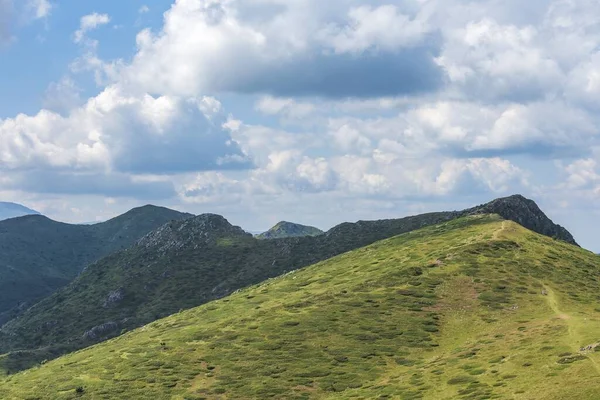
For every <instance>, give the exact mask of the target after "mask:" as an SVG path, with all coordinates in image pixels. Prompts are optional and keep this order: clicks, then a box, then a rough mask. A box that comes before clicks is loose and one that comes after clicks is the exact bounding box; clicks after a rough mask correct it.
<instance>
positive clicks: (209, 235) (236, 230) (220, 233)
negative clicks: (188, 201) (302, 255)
mask: <svg viewBox="0 0 600 400" xmlns="http://www.w3.org/2000/svg"><path fill="white" fill-rule="evenodd" d="M224 237H252V235H251V234H250V233H247V232H245V231H244V230H243V229H242V228H240V227H238V226H233V225H231V224H230V223H229V221H227V220H226V219H225V218H224V217H222V216H220V215H216V214H202V215H198V216H196V217H193V218H188V219H185V220H183V221H171V222H170V223H168V224H166V225H163V226H162V227H160V228H158V229H157V230H155V231H153V232H150V233H148V234H147V235H146V236H144V237H143V238H141V239H140V240H139V241H138V243H137V245H138V246H141V247H145V248H146V249H153V250H155V251H159V252H164V251H166V250H171V249H181V248H183V247H186V246H189V245H193V246H194V247H195V248H197V247H199V246H201V245H207V244H209V243H214V242H215V241H216V240H218V239H219V238H224Z"/></svg>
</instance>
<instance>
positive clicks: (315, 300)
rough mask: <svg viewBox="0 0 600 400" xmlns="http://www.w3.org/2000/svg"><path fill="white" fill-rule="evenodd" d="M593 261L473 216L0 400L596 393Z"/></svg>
mask: <svg viewBox="0 0 600 400" xmlns="http://www.w3.org/2000/svg"><path fill="white" fill-rule="evenodd" d="M599 275H600V260H599V259H598V257H597V256H596V255H594V254H592V253H590V252H587V251H585V250H582V249H580V248H578V247H576V246H574V245H571V244H567V243H564V242H562V241H557V240H554V239H551V238H549V237H546V236H542V235H539V234H537V233H533V232H531V231H528V230H526V229H524V228H523V227H521V226H519V225H517V224H516V223H513V222H510V221H504V220H501V219H500V218H499V217H496V216H488V215H480V216H471V217H467V218H462V219H457V220H453V221H451V222H448V223H445V224H443V225H438V226H431V227H427V228H424V229H421V230H418V231H415V232H412V233H407V234H404V235H401V236H397V237H394V238H391V239H387V240H383V241H380V242H377V243H375V244H373V245H371V246H368V247H366V248H361V249H359V250H355V251H352V252H350V253H346V254H343V255H340V256H338V257H335V258H332V259H330V260H327V261H324V262H321V263H319V264H316V265H314V266H311V267H308V268H305V269H302V270H300V271H296V272H292V273H288V274H286V275H284V276H282V277H279V278H275V279H272V280H269V281H266V282H264V283H262V284H260V285H258V286H254V287H252V288H249V289H245V290H242V291H240V292H237V293H235V294H233V295H231V296H230V297H227V298H224V299H221V300H217V301H214V302H211V303H209V304H206V305H204V306H201V307H198V308H195V309H192V310H188V311H184V312H181V313H178V314H175V315H173V316H171V317H168V318H166V319H163V320H159V321H156V322H154V323H151V324H150V325H148V326H145V327H143V328H140V329H138V330H135V331H132V332H129V333H127V334H125V335H123V336H120V337H119V338H116V339H112V340H110V341H108V342H105V343H102V344H99V345H96V346H94V347H91V348H89V349H86V350H83V351H79V352H77V353H74V354H70V355H68V356H65V357H62V358H59V359H57V360H54V361H50V362H48V363H46V364H44V365H42V366H40V367H37V368H34V369H31V370H29V371H26V372H22V373H19V374H16V375H13V376H10V377H7V378H6V379H5V380H4V381H0V398H3V399H24V398H28V399H34V398H40V399H46V398H52V399H76V398H82V399H115V398H127V399H147V398H156V399H167V398H168V399H266V398H277V399H308V398H310V399H374V398H382V399H383V398H401V399H420V398H425V399H461V398H464V399H487V398H498V399H596V398H597V394H598V393H599V392H600V380H599V379H598V375H600V353H599V352H596V351H595V350H596V349H600V347H597V346H598V344H599V343H600V308H598V306H597V303H598V300H600V285H599V280H598V276H599Z"/></svg>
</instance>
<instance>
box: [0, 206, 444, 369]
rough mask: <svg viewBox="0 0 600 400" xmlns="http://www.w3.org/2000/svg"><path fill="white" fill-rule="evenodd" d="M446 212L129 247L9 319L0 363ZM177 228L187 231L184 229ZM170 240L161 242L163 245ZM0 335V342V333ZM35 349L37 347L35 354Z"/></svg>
mask: <svg viewBox="0 0 600 400" xmlns="http://www.w3.org/2000/svg"><path fill="white" fill-rule="evenodd" d="M451 216H452V214H450V213H434V214H425V215H421V216H416V217H408V218H404V219H400V220H390V221H378V222H365V223H360V224H343V225H340V226H339V227H338V228H336V229H334V230H332V231H330V233H329V234H327V235H321V236H317V237H301V238H288V239H277V240H257V239H255V238H252V237H251V236H249V235H247V234H243V235H239V234H238V235H234V236H232V233H231V232H230V231H229V229H232V228H233V227H232V226H231V225H230V224H229V223H227V221H226V220H224V219H223V221H221V223H222V224H223V226H221V228H223V229H225V231H223V232H220V233H219V232H216V231H211V232H210V235H209V236H210V237H214V238H215V239H216V238H220V239H219V240H216V242H215V243H210V244H207V245H200V244H199V243H196V242H195V240H191V241H188V242H186V243H187V244H186V245H185V246H183V247H181V248H179V247H177V248H174V249H170V250H167V251H164V250H162V246H161V245H156V246H152V247H150V248H146V247H145V246H134V247H132V248H130V249H127V250H125V251H122V252H118V253H115V254H112V255H110V256H107V257H105V258H104V259H102V260H100V261H99V262H97V263H95V264H93V265H90V266H89V267H88V268H87V269H86V271H85V272H83V273H82V274H81V275H80V276H79V277H78V278H77V279H75V280H74V281H73V282H72V283H71V284H69V285H68V286H66V287H64V288H63V289H61V290H59V291H57V292H56V293H54V294H53V295H52V296H49V297H47V298H45V299H44V300H42V301H41V302H39V303H38V304H36V305H35V306H34V307H32V308H30V309H29V310H27V311H26V312H25V313H24V314H23V315H22V316H20V317H19V318H17V319H14V320H12V321H10V322H9V323H8V324H6V325H5V326H3V327H2V330H0V353H6V352H9V351H14V350H24V349H34V351H33V352H18V353H13V354H11V356H10V358H8V359H6V360H4V361H3V360H0V365H4V367H5V368H7V369H9V370H10V371H15V370H20V369H23V368H27V367H29V366H31V365H33V364H34V363H36V362H40V361H42V360H44V359H51V358H54V357H56V355H58V354H64V353H65V352H69V351H73V350H75V349H78V348H82V347H85V346H89V345H91V344H93V341H90V340H89V339H85V340H84V339H83V335H84V332H86V331H88V330H90V329H92V328H93V327H95V326H99V325H102V324H105V323H107V322H115V323H117V325H118V327H117V329H115V330H112V331H110V332H108V334H107V335H101V337H98V338H97V340H96V341H100V340H103V339H105V338H106V336H110V337H112V336H115V335H118V334H119V333H120V332H121V330H122V329H131V328H136V327H139V326H142V325H144V324H147V323H149V322H152V321H154V320H157V319H160V318H163V317H165V316H167V315H170V314H173V313H175V312H177V311H179V310H181V309H188V308H192V307H196V306H198V305H201V304H204V303H207V302H209V301H212V300H215V299H218V298H221V297H224V296H226V295H229V294H231V293H232V292H234V291H235V290H238V289H240V288H244V287H247V286H250V285H253V284H257V283H259V282H262V281H264V280H265V279H268V278H272V277H275V276H279V275H281V274H283V273H286V272H289V271H291V270H294V269H298V268H301V267H305V266H308V265H311V264H314V263H316V262H319V261H322V260H325V259H328V258H330V257H333V256H335V255H338V254H341V253H344V252H346V251H349V250H353V249H356V248H360V247H363V246H365V245H367V244H371V243H374V242H376V241H378V240H380V239H382V238H387V237H392V236H395V235H397V234H399V233H403V232H406V231H412V230H415V229H418V228H420V227H421V226H423V224H426V225H432V224H435V223H440V222H441V221H445V220H448V219H449V218H450V217H451ZM201 218H202V216H199V217H196V218H194V219H189V220H186V221H182V222H173V223H172V224H169V226H172V227H173V230H174V231H176V232H178V233H179V234H180V235H181V236H182V237H187V236H190V237H194V235H193V233H192V231H193V229H194V226H195V225H194V224H193V223H192V222H193V221H196V220H200V219H201ZM182 225H186V227H184V229H181V228H182ZM170 240H171V239H167V241H170ZM119 288H121V289H122V291H123V294H124V300H123V301H121V302H118V303H115V304H113V305H111V306H108V307H106V306H105V305H104V303H105V300H106V298H107V296H108V295H109V294H110V293H111V292H113V291H115V290H117V289H119ZM3 334H6V336H4V337H2V336H1V335H3ZM38 348H39V349H38Z"/></svg>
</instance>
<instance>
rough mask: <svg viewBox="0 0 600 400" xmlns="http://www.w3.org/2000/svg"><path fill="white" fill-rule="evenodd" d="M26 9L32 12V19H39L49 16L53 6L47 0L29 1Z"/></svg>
mask: <svg viewBox="0 0 600 400" xmlns="http://www.w3.org/2000/svg"><path fill="white" fill-rule="evenodd" d="M27 7H28V8H29V9H30V10H31V11H32V14H33V18H34V19H41V18H46V17H48V16H49V15H50V12H51V11H52V8H53V5H52V3H50V1H49V0H29V2H28V4H27Z"/></svg>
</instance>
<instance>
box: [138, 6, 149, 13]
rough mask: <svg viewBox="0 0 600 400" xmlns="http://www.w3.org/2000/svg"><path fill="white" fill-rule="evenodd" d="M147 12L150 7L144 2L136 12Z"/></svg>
mask: <svg viewBox="0 0 600 400" xmlns="http://www.w3.org/2000/svg"><path fill="white" fill-rule="evenodd" d="M148 12H150V7H148V6H147V5H145V4H144V5H143V6H141V7H140V8H139V10H138V13H140V14H146V13H148Z"/></svg>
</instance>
